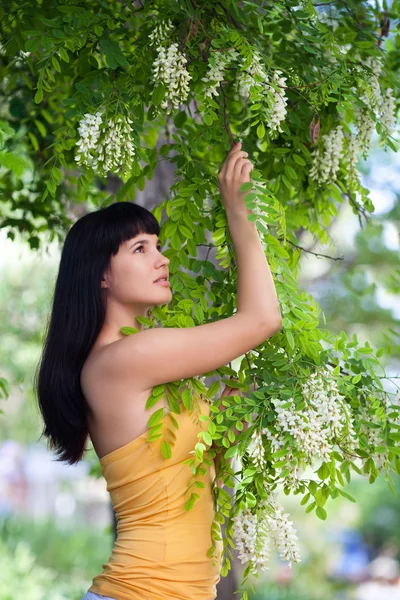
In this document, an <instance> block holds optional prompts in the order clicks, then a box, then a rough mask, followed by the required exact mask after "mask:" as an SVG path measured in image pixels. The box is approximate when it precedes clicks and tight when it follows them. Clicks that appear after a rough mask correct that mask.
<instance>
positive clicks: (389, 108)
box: [380, 88, 396, 134]
mask: <svg viewBox="0 0 400 600" xmlns="http://www.w3.org/2000/svg"><path fill="white" fill-rule="evenodd" d="M392 92H393V90H392V89H391V88H387V90H386V92H385V97H384V100H383V105H382V112H381V117H380V119H381V122H382V124H383V125H384V126H385V127H386V129H387V130H388V131H387V133H389V134H391V133H393V131H394V128H395V125H396V113H395V103H394V98H393V95H392Z"/></svg>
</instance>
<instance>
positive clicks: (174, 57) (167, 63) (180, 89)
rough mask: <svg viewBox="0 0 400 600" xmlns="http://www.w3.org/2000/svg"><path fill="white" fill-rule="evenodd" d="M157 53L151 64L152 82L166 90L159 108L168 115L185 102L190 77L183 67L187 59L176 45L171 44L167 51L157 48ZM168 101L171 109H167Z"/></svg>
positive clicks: (160, 47) (161, 47)
mask: <svg viewBox="0 0 400 600" xmlns="http://www.w3.org/2000/svg"><path fill="white" fill-rule="evenodd" d="M157 51H158V56H157V58H156V60H155V61H154V63H153V82H154V83H156V84H157V83H162V84H164V85H165V87H166V88H167V95H166V98H164V100H163V101H162V102H161V108H163V109H166V110H167V113H170V112H171V111H172V108H175V109H176V108H178V107H179V105H180V104H182V103H184V102H186V100H187V97H188V94H189V81H190V80H191V79H192V76H191V75H189V72H188V71H187V69H186V67H185V64H186V63H187V58H186V57H185V56H184V55H183V54H182V52H180V51H179V49H178V44H176V43H173V44H171V45H170V46H169V47H168V48H167V49H166V48H164V47H163V46H158V47H157ZM168 101H170V102H171V103H172V107H169V105H168Z"/></svg>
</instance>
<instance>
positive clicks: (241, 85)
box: [236, 51, 287, 132]
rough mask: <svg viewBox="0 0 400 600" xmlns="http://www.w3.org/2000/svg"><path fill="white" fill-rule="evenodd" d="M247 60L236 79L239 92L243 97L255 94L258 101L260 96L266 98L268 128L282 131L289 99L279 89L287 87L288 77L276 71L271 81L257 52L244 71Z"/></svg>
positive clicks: (243, 60)
mask: <svg viewBox="0 0 400 600" xmlns="http://www.w3.org/2000/svg"><path fill="white" fill-rule="evenodd" d="M244 62H245V59H242V63H241V64H242V68H241V70H240V71H239V74H238V77H237V79H236V87H237V91H238V93H239V94H240V95H241V96H245V97H247V96H248V95H249V94H250V92H253V94H254V95H253V98H254V100H255V101H257V100H258V99H259V98H260V96H264V97H266V100H267V103H268V106H269V118H268V127H269V129H270V130H271V132H273V131H280V132H281V131H282V128H281V126H280V123H281V122H282V121H283V120H284V119H285V117H286V113H287V109H286V105H287V98H286V95H285V92H284V91H283V90H279V89H277V88H283V87H285V82H286V77H282V76H281V73H282V71H280V70H276V71H274V72H273V73H272V78H271V81H270V79H269V77H268V75H267V73H266V71H265V69H264V67H263V65H262V62H261V55H260V54H259V52H257V51H256V52H255V53H254V55H253V58H252V62H251V64H250V66H249V67H248V69H244V68H243V65H244Z"/></svg>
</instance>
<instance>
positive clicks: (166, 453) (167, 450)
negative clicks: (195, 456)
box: [161, 440, 172, 458]
mask: <svg viewBox="0 0 400 600" xmlns="http://www.w3.org/2000/svg"><path fill="white" fill-rule="evenodd" d="M161 454H162V455H163V457H164V458H171V456H172V449H171V446H170V444H169V443H168V442H167V441H165V440H164V441H163V443H162V444H161Z"/></svg>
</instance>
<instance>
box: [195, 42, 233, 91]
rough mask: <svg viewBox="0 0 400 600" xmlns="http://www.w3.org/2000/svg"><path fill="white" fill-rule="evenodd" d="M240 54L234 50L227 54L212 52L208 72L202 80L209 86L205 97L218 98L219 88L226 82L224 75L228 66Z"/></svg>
mask: <svg viewBox="0 0 400 600" xmlns="http://www.w3.org/2000/svg"><path fill="white" fill-rule="evenodd" d="M238 56H239V54H238V52H236V50H234V49H230V50H228V51H227V52H225V53H223V52H212V53H211V56H210V59H209V61H208V71H207V73H206V75H205V76H204V77H202V78H201V80H202V81H204V83H206V84H208V86H206V87H205V90H204V95H205V96H206V97H211V96H218V90H217V87H218V85H219V84H220V82H221V81H223V80H224V73H225V69H226V67H227V65H228V64H229V63H230V62H231V61H233V60H236V59H237V58H238Z"/></svg>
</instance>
